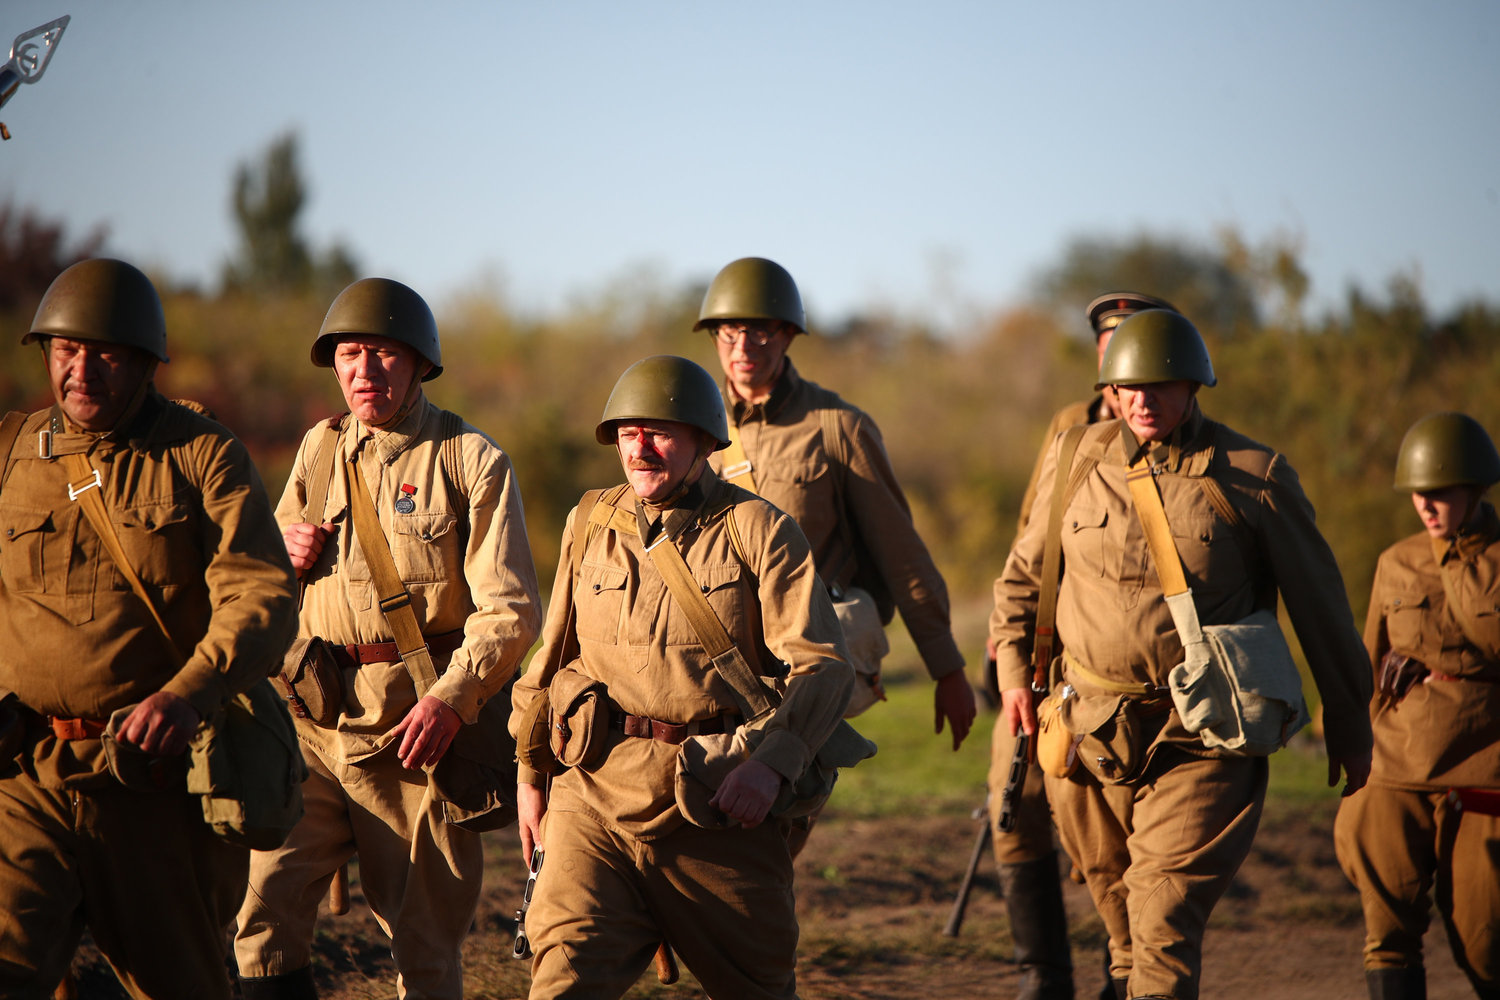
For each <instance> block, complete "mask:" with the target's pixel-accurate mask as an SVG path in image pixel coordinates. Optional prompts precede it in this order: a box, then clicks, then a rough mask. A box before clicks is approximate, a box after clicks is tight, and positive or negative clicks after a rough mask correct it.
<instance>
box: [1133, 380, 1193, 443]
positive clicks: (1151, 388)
mask: <svg viewBox="0 0 1500 1000" xmlns="http://www.w3.org/2000/svg"><path fill="white" fill-rule="evenodd" d="M1197 391H1198V383H1197V382H1188V381H1186V380H1183V379H1178V380H1176V381H1174V382H1147V383H1145V384H1144V385H1117V386H1115V396H1116V398H1117V399H1118V401H1119V410H1120V416H1122V417H1124V418H1125V423H1126V424H1128V425H1129V426H1130V429H1131V430H1132V431H1134V432H1135V436H1136V438H1137V440H1140V441H1165V440H1166V439H1167V437H1168V436H1169V435H1170V434H1171V433H1172V432H1173V431H1175V430H1176V429H1177V428H1178V426H1179V425H1180V424H1181V423H1182V422H1183V421H1184V420H1186V419H1187V415H1188V411H1189V410H1190V409H1191V408H1192V405H1193V394H1194V393H1195V392H1197Z"/></svg>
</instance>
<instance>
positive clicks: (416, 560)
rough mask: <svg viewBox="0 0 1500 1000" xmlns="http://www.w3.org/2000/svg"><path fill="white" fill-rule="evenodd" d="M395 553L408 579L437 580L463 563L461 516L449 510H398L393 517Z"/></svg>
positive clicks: (403, 577)
mask: <svg viewBox="0 0 1500 1000" xmlns="http://www.w3.org/2000/svg"><path fill="white" fill-rule="evenodd" d="M391 527H392V532H391V534H392V538H391V556H392V557H393V558H394V559H395V560H396V569H397V570H398V571H399V572H400V573H401V580H402V582H404V583H437V582H439V581H442V580H447V579H450V578H452V576H453V572H452V570H451V569H450V567H454V566H462V565H463V560H464V552H463V538H462V533H461V532H460V531H459V530H458V518H457V517H456V516H455V515H454V514H452V513H450V512H447V511H436V512H424V513H421V514H397V515H395V517H394V518H393V519H392V522H391Z"/></svg>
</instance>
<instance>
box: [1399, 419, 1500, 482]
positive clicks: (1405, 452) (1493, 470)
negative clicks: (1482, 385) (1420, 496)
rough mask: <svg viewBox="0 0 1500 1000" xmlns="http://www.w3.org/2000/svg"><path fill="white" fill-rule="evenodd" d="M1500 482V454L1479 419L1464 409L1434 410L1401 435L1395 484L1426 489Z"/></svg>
mask: <svg viewBox="0 0 1500 1000" xmlns="http://www.w3.org/2000/svg"><path fill="white" fill-rule="evenodd" d="M1496 482H1500V455H1497V454H1496V453H1495V443H1494V442H1493V441H1491V440H1490V436H1489V434H1487V433H1485V430H1484V427H1482V426H1481V425H1480V423H1479V421H1477V420H1475V419H1474V418H1473V417H1470V416H1468V415H1466V414H1463V413H1434V414H1431V415H1430V416H1426V417H1423V418H1422V419H1421V420H1418V421H1417V422H1416V423H1414V424H1412V425H1411V430H1409V431H1407V432H1406V437H1404V438H1402V439H1401V453H1400V454H1399V455H1398V456H1397V458H1396V481H1395V483H1394V484H1393V487H1394V488H1395V489H1396V490H1398V491H1400V492H1402V493H1424V492H1426V491H1427V490H1440V489H1443V488H1445V487H1448V486H1478V487H1480V488H1481V489H1483V488H1484V487H1487V486H1490V485H1492V484H1493V483H1496Z"/></svg>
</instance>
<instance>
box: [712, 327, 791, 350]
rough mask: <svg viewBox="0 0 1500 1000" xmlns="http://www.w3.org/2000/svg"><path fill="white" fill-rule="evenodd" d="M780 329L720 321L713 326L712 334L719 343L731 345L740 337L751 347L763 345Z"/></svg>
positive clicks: (772, 338) (773, 337)
mask: <svg viewBox="0 0 1500 1000" xmlns="http://www.w3.org/2000/svg"><path fill="white" fill-rule="evenodd" d="M780 332H781V331H780V330H778V329H774V328H768V327H763V326H751V325H750V324H749V323H720V324H719V325H718V326H716V327H714V336H715V337H718V338H719V343H721V344H725V345H728V346H733V344H734V343H735V341H737V340H739V339H740V338H741V337H744V338H745V343H746V344H749V345H750V346H751V347H765V346H766V345H767V344H769V343H770V342H771V341H772V340H774V339H775V337H776V335H777V334H778V333H780Z"/></svg>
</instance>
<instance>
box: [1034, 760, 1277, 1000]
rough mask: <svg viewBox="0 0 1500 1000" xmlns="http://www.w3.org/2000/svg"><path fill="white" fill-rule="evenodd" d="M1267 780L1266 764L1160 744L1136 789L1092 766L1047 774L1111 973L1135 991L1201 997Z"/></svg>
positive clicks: (1064, 840)
mask: <svg viewBox="0 0 1500 1000" xmlns="http://www.w3.org/2000/svg"><path fill="white" fill-rule="evenodd" d="M1268 773H1269V768H1268V767H1267V762H1266V758H1264V757H1241V758H1228V759H1209V758H1200V757H1194V756H1192V755H1190V754H1186V753H1183V752H1181V751H1177V750H1174V749H1172V748H1171V747H1162V748H1160V749H1158V751H1157V752H1156V755H1155V758H1154V760H1153V761H1152V763H1151V766H1150V767H1149V768H1148V769H1147V771H1146V774H1145V776H1144V777H1142V778H1141V779H1139V780H1138V781H1137V782H1135V783H1132V784H1129V785H1104V784H1101V783H1100V782H1099V781H1098V780H1097V779H1096V778H1095V777H1094V776H1093V775H1092V774H1090V773H1089V772H1088V771H1087V770H1085V769H1084V768H1083V767H1079V768H1078V770H1077V771H1076V772H1075V773H1074V774H1073V775H1072V776H1071V777H1069V778H1053V777H1050V776H1049V777H1048V778H1047V796H1048V798H1049V799H1050V800H1051V802H1052V809H1053V815H1054V816H1055V817H1056V820H1057V828H1058V834H1059V836H1060V837H1061V839H1062V845H1063V849H1064V850H1065V851H1067V853H1068V856H1069V857H1070V858H1072V859H1073V864H1074V865H1075V866H1076V867H1077V868H1078V869H1079V871H1081V872H1082V873H1083V875H1084V878H1085V880H1086V881H1087V883H1088V887H1089V893H1090V895H1092V896H1093V899H1094V906H1095V908H1096V909H1097V910H1098V911H1099V915H1100V917H1102V918H1103V920H1104V925H1105V927H1106V929H1108V931H1109V945H1110V975H1111V976H1112V977H1113V978H1115V979H1125V978H1127V977H1128V978H1129V980H1130V995H1131V996H1152V995H1160V996H1167V997H1175V998H1178V1000H1197V997H1198V990H1199V977H1200V974H1201V971H1202V964H1203V932H1204V928H1205V927H1206V926H1207V925H1208V917H1209V914H1210V913H1211V912H1212V911H1213V908H1214V905H1215V904H1216V903H1217V902H1218V901H1219V897H1221V896H1222V895H1223V894H1224V890H1225V889H1227V888H1228V887H1229V883H1230V882H1231V881H1232V880H1233V879H1234V875H1235V872H1236V871H1238V870H1239V867H1240V864H1241V863H1242V862H1243V861H1244V860H1245V858H1246V856H1247V855H1249V853H1250V845H1251V842H1252V841H1253V840H1254V838H1255V830H1256V827H1257V826H1258V825H1259V823H1260V813H1261V807H1262V806H1263V805H1264V804H1265V798H1266V777H1267V774H1268Z"/></svg>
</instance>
